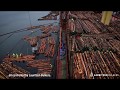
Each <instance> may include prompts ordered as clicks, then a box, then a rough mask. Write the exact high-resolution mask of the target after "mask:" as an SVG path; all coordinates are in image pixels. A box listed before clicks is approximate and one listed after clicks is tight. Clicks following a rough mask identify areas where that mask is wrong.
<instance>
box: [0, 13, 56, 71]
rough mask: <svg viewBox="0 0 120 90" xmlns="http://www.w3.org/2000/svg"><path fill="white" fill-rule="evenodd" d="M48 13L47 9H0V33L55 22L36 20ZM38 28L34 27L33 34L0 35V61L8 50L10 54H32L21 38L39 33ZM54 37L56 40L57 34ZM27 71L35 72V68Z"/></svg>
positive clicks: (23, 65) (23, 64) (26, 32)
mask: <svg viewBox="0 0 120 90" xmlns="http://www.w3.org/2000/svg"><path fill="white" fill-rule="evenodd" d="M48 13H49V11H29V12H28V11H0V35H1V34H4V33H8V32H11V31H15V30H19V29H24V28H27V27H29V26H30V25H42V24H48V23H52V22H56V20H44V21H38V20H37V19H38V18H40V17H42V16H45V15H47V14H48ZM29 17H30V18H29ZM30 22H31V24H30ZM57 22H58V20H57ZM38 30H39V29H35V31H37V32H35V33H33V34H31V31H25V32H19V33H14V34H9V35H5V36H2V37H0V62H1V61H2V59H3V58H4V57H5V55H6V54H7V53H9V52H10V54H12V53H17V54H19V53H23V54H32V50H31V46H30V45H29V44H28V43H27V42H25V41H24V40H22V38H23V37H24V36H27V35H29V36H36V35H40V34H41V31H40V30H39V31H38ZM8 37H9V38H8ZM54 37H55V38H56V41H57V40H58V36H57V35H54ZM41 57H42V56H41ZM16 64H17V65H19V66H22V67H23V68H26V66H25V63H22V64H21V63H16ZM28 71H31V73H36V72H37V71H36V70H28Z"/></svg>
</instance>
